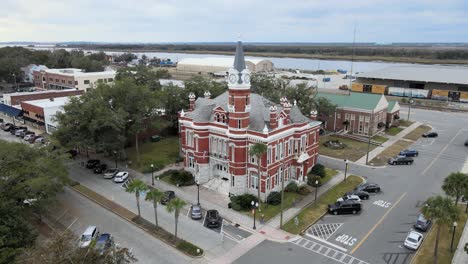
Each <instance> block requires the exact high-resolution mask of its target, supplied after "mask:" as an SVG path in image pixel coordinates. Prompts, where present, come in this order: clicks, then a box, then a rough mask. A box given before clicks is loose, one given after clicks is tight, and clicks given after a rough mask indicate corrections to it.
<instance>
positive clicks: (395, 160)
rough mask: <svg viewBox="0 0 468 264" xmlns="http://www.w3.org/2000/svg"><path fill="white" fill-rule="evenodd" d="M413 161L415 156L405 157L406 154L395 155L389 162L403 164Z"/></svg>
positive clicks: (409, 163)
mask: <svg viewBox="0 0 468 264" xmlns="http://www.w3.org/2000/svg"><path fill="white" fill-rule="evenodd" d="M413 162H414V159H413V158H409V157H404V156H395V157H393V158H390V159H389V160H388V164H390V165H401V164H406V165H411V164H413Z"/></svg>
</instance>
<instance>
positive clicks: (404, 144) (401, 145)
mask: <svg viewBox="0 0 468 264" xmlns="http://www.w3.org/2000/svg"><path fill="white" fill-rule="evenodd" d="M411 144H413V142H408V141H406V140H398V141H397V142H395V143H394V144H393V145H391V146H389V147H388V148H387V149H385V150H384V151H382V152H381V153H380V154H379V155H377V157H375V158H373V159H372V160H371V161H370V162H369V163H370V165H374V166H382V165H386V164H387V162H388V159H390V158H391V157H395V156H397V155H398V153H400V151H402V150H404V149H407V148H409V146H410V145H411Z"/></svg>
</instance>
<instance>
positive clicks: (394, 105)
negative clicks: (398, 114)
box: [387, 101, 400, 113]
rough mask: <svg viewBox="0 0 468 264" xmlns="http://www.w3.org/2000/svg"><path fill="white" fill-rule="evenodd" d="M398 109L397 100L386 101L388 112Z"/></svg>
mask: <svg viewBox="0 0 468 264" xmlns="http://www.w3.org/2000/svg"><path fill="white" fill-rule="evenodd" d="M398 110H400V104H399V103H398V102H397V101H388V108H387V112H388V113H393V112H395V111H398Z"/></svg>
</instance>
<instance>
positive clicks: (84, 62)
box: [0, 47, 108, 83]
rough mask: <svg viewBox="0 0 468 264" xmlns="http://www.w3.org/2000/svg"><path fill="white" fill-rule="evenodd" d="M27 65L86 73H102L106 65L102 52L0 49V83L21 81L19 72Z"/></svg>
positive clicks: (19, 48) (20, 48)
mask: <svg viewBox="0 0 468 264" xmlns="http://www.w3.org/2000/svg"><path fill="white" fill-rule="evenodd" d="M29 64H42V65H45V66H47V67H49V68H79V69H83V70H85V71H87V72H97V71H103V70H104V67H105V66H106V65H107V64H108V61H107V60H106V54H105V53H104V52H98V53H92V54H89V55H85V53H84V52H83V51H81V50H72V51H66V50H64V49H58V50H54V51H50V50H31V49H26V48H22V47H4V48H0V82H8V83H14V81H15V79H14V78H15V77H16V81H17V82H20V81H21V70H20V68H21V67H23V66H27V65H29Z"/></svg>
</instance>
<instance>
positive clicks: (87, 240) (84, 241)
mask: <svg viewBox="0 0 468 264" xmlns="http://www.w3.org/2000/svg"><path fill="white" fill-rule="evenodd" d="M98 236H99V230H98V228H97V227H95V226H88V227H87V228H86V230H85V231H84V232H83V234H82V235H81V238H80V243H79V247H80V248H86V247H88V246H89V244H91V241H93V240H95V239H96V238H98Z"/></svg>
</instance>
